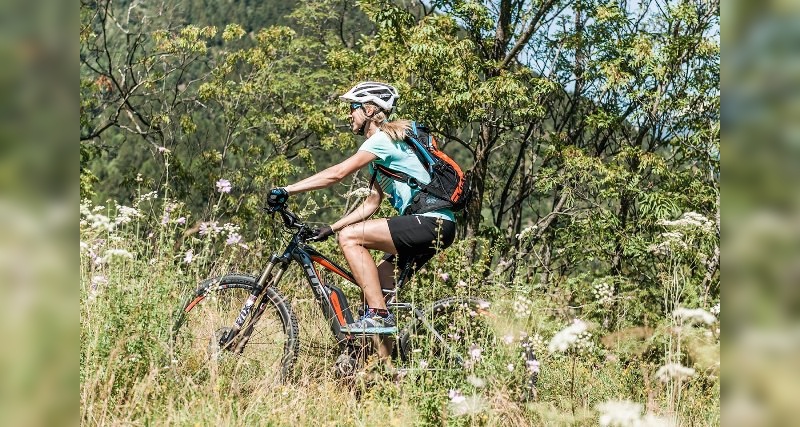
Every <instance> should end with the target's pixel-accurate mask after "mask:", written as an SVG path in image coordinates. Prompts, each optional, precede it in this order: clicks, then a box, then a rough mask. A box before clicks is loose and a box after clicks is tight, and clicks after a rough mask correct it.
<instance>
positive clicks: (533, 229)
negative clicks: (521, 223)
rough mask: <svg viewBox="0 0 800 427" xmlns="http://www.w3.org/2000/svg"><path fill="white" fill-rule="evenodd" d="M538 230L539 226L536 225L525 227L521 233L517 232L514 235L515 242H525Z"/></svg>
mask: <svg viewBox="0 0 800 427" xmlns="http://www.w3.org/2000/svg"><path fill="white" fill-rule="evenodd" d="M538 229H539V226H537V225H532V226H530V227H525V228H524V229H522V231H520V232H519V234H517V235H516V237H517V240H522V241H524V240H527V239H528V238H529V237H531V236H533V235H534V233H536V230H538Z"/></svg>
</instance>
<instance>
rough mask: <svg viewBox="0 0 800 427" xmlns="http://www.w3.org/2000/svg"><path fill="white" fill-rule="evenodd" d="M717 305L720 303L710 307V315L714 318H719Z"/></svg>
mask: <svg viewBox="0 0 800 427" xmlns="http://www.w3.org/2000/svg"><path fill="white" fill-rule="evenodd" d="M719 304H720V303H717V305H715V306H713V307H711V314H713V315H714V316H719Z"/></svg>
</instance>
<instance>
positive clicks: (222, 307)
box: [173, 274, 298, 389]
mask: <svg viewBox="0 0 800 427" xmlns="http://www.w3.org/2000/svg"><path fill="white" fill-rule="evenodd" d="M256 282H257V280H256V278H255V277H252V276H246V275H239V274H229V275H226V276H222V277H218V278H214V279H208V280H206V281H204V282H202V283H201V284H200V286H199V287H198V288H197V290H196V291H195V292H194V294H193V295H192V296H191V297H190V298H188V300H187V301H186V302H185V303H184V304H183V306H182V308H181V310H180V313H178V316H177V320H176V322H175V325H174V327H173V350H174V355H175V357H174V363H176V364H178V369H179V370H181V371H183V373H184V374H187V375H190V376H191V377H193V378H194V379H195V380H202V379H203V378H205V379H213V378H216V379H219V380H222V381H223V383H225V382H227V383H229V384H230V385H231V386H234V385H236V386H237V387H236V388H239V389H242V388H254V387H257V386H259V385H263V384H264V383H265V382H272V381H274V380H275V379H280V380H285V379H287V378H288V377H289V376H290V375H291V372H292V368H293V367H294V363H295V360H296V359H297V351H298V337H297V336H298V327H297V318H296V317H295V316H294V314H293V313H292V310H291V307H289V305H288V304H287V303H286V301H285V300H284V299H283V297H281V295H280V294H279V293H278V291H277V290H275V289H273V288H271V287H268V288H266V289H264V291H263V294H262V298H261V299H260V301H257V304H256V305H255V306H253V308H252V312H253V313H255V316H254V317H251V319H253V321H252V322H251V321H248V322H247V323H245V326H244V328H242V329H241V330H240V331H238V332H236V333H234V332H233V329H232V326H233V325H234V321H235V319H236V318H237V316H239V313H240V311H241V309H242V307H243V306H244V303H245V301H246V300H247V298H248V297H249V296H250V295H251V294H252V293H253V291H254V289H256ZM259 308H260V310H259ZM275 374H279V375H275Z"/></svg>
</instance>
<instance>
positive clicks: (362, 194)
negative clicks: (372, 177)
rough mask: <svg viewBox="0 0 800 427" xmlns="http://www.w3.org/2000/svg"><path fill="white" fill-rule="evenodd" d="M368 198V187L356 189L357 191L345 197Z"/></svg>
mask: <svg viewBox="0 0 800 427" xmlns="http://www.w3.org/2000/svg"><path fill="white" fill-rule="evenodd" d="M367 196H369V188H367V187H361V188H356V189H355V190H353V191H351V192H349V193H347V194H345V197H357V198H362V197H367Z"/></svg>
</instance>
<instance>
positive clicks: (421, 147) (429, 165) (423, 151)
mask: <svg viewBox="0 0 800 427" xmlns="http://www.w3.org/2000/svg"><path fill="white" fill-rule="evenodd" d="M419 129H422V130H424V129H426V128H425V127H424V126H423V125H418V124H417V122H411V129H409V130H408V131H406V137H405V138H404V139H403V140H404V141H405V142H406V144H408V145H410V146H411V148H412V149H413V150H414V154H416V155H417V158H418V159H419V161H420V163H422V167H424V168H425V169H426V171H427V172H428V174H432V173H433V165H434V163H436V160H435V159H434V158H433V156H432V155H431V153H429V152H428V149H427V148H426V147H425V144H424V143H423V142H422V141H420V136H419V131H418V130H419ZM426 134H427V133H426Z"/></svg>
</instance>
